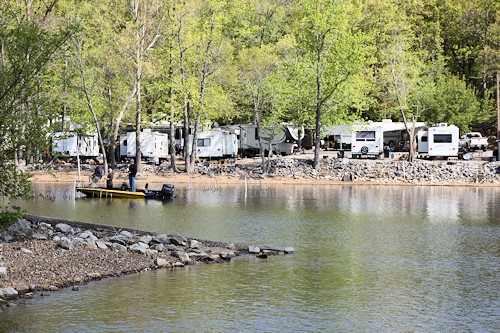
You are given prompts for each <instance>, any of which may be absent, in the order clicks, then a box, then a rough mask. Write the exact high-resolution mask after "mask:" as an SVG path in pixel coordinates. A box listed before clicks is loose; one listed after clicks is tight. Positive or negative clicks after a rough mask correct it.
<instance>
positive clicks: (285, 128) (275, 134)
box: [223, 124, 304, 157]
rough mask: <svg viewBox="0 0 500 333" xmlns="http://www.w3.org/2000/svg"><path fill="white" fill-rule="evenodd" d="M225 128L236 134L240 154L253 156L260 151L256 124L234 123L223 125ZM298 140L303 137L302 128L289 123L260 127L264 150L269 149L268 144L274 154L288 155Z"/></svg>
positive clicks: (296, 145)
mask: <svg viewBox="0 0 500 333" xmlns="http://www.w3.org/2000/svg"><path fill="white" fill-rule="evenodd" d="M223 128H224V129H225V130H228V131H229V132H231V133H234V134H236V136H237V138H238V154H239V155H240V156H246V157H254V156H257V155H258V154H259V153H260V145H259V133H258V131H257V125H254V124H234V125H227V126H223ZM299 136H300V140H302V139H303V138H304V128H303V127H302V128H301V129H300V131H299V128H298V127H296V126H293V125H289V124H281V125H276V126H273V127H267V128H262V129H261V132H260V138H261V139H262V144H263V148H264V151H265V152H267V151H268V150H269V146H270V147H271V149H272V151H273V152H274V153H276V154H281V155H289V154H292V153H293V152H294V151H295V149H296V148H297V147H298V142H299Z"/></svg>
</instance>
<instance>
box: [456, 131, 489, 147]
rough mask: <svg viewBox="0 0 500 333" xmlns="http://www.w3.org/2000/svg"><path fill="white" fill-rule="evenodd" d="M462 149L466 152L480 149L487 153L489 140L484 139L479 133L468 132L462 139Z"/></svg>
mask: <svg viewBox="0 0 500 333" xmlns="http://www.w3.org/2000/svg"><path fill="white" fill-rule="evenodd" d="M460 147H462V149H464V150H465V151H473V150H479V149H481V150H482V151H486V148H488V138H486V137H483V136H482V135H481V133H479V132H468V133H465V134H464V135H462V137H461V138H460Z"/></svg>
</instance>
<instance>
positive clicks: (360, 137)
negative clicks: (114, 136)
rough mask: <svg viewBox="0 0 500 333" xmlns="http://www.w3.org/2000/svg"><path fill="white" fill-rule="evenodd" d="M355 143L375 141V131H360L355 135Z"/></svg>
mask: <svg viewBox="0 0 500 333" xmlns="http://www.w3.org/2000/svg"><path fill="white" fill-rule="evenodd" d="M356 140H357V141H375V131H361V132H357V133H356Z"/></svg>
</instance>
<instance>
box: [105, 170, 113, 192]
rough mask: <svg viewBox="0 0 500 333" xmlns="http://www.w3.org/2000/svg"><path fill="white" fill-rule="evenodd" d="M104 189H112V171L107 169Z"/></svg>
mask: <svg viewBox="0 0 500 333" xmlns="http://www.w3.org/2000/svg"><path fill="white" fill-rule="evenodd" d="M106 187H107V188H109V189H112V188H113V169H111V168H109V169H108V179H107V180H106Z"/></svg>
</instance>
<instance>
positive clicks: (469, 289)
mask: <svg viewBox="0 0 500 333" xmlns="http://www.w3.org/2000/svg"><path fill="white" fill-rule="evenodd" d="M36 194H37V199H35V200H34V201H32V202H29V203H20V204H21V205H22V206H23V207H24V208H25V209H26V210H27V212H28V213H30V214H35V215H42V216H52V217H58V218H65V219H71V220H79V221H85V222H92V223H99V224H110V225H116V226H123V227H130V228H137V229H142V230H148V231H151V232H159V233H168V234H181V235H184V236H189V237H197V238H200V239H206V240H218V241H227V242H235V243H245V244H257V245H259V244H266V245H275V246H291V247H293V248H294V249H295V251H296V252H295V254H292V255H286V256H284V255H280V256H275V257H270V258H268V259H257V258H255V257H246V256H245V257H238V258H236V259H234V260H232V261H231V262H229V263H227V264H220V265H201V266H196V267H187V268H183V269H177V270H158V271H154V272H147V273H141V274H134V275H130V276H126V277H120V278H114V279H106V280H102V281H98V282H95V283H91V284H88V285H84V286H81V288H80V290H79V291H72V290H63V291H60V292H56V293H52V295H51V296H49V297H43V298H40V297H37V298H35V299H33V300H28V301H27V302H26V305H20V306H17V307H14V308H8V309H7V310H6V311H4V312H2V313H0V331H5V332H499V331H500V288H499V286H500V274H499V273H500V272H499V270H500V251H499V239H500V228H499V227H500V188H474V187H410V186H399V187H398V186H291V185H290V186H284V185H281V186H270V185H256V186H250V187H248V189H247V190H245V186H244V185H243V184H240V185H234V186H222V187H219V186H216V185H196V186H195V185H189V186H188V185H185V186H183V185H182V184H181V185H180V186H177V198H175V199H174V200H173V201H170V202H165V203H162V202H158V201H140V200H139V201H138V200H135V201H130V200H123V199H122V200H119V199H113V200H105V199H77V200H73V199H72V190H71V188H70V187H68V186H65V185H60V184H59V185H54V184H49V185H39V186H37V188H36Z"/></svg>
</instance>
